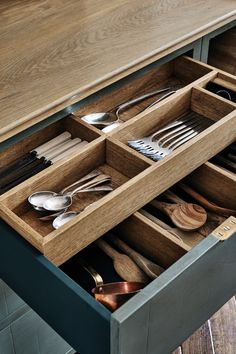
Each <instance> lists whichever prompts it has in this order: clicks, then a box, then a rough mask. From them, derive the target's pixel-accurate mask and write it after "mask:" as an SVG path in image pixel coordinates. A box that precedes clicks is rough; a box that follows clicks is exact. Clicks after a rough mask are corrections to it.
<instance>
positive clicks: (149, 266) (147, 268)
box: [108, 234, 164, 279]
mask: <svg viewBox="0 0 236 354" xmlns="http://www.w3.org/2000/svg"><path fill="white" fill-rule="evenodd" d="M108 237H109V240H110V241H111V242H112V243H113V244H114V245H116V246H117V247H119V248H120V249H121V250H122V251H123V252H124V253H126V254H127V256H129V257H130V258H131V259H132V260H133V261H134V262H135V263H136V264H137V265H138V266H139V268H141V269H142V270H143V271H144V272H145V273H146V274H147V275H148V276H149V277H150V278H151V279H156V278H157V277H158V276H159V275H160V274H161V273H162V272H164V268H162V267H160V266H159V265H157V264H156V263H154V262H152V261H150V260H149V259H147V258H145V257H144V256H142V255H141V254H140V253H138V252H136V251H135V250H133V249H132V248H131V247H130V246H128V245H127V243H125V242H124V241H123V240H121V239H120V238H119V237H117V236H116V235H112V234H109V236H108Z"/></svg>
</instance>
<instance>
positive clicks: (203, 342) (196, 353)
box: [182, 321, 214, 354]
mask: <svg viewBox="0 0 236 354" xmlns="http://www.w3.org/2000/svg"><path fill="white" fill-rule="evenodd" d="M182 353H183V354H190V353H191V354H214V348H213V346H212V340H211V334H210V324H209V321H207V322H206V323H205V324H204V325H203V326H202V327H201V328H199V329H198V330H197V331H196V332H195V333H194V334H193V335H192V336H191V337H189V338H188V339H187V340H186V341H185V342H184V343H183V344H182Z"/></svg>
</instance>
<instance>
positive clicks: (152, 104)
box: [102, 91, 176, 133]
mask: <svg viewBox="0 0 236 354" xmlns="http://www.w3.org/2000/svg"><path fill="white" fill-rule="evenodd" d="M173 93H176V91H170V92H168V93H166V94H165V95H163V96H161V97H160V98H158V99H157V100H155V101H154V102H152V103H151V104H149V105H148V106H147V107H145V108H144V109H143V110H142V111H141V112H143V111H146V109H148V108H151V107H152V106H154V105H155V104H157V103H158V102H161V101H163V100H164V99H165V98H167V97H169V96H171V95H173ZM141 112H139V113H141ZM123 123H124V122H123V121H122V120H121V119H117V120H116V121H114V123H112V124H109V125H107V126H106V127H105V128H103V129H102V131H103V132H104V133H109V132H111V131H112V130H113V129H115V128H117V127H119V126H120V125H121V124H123Z"/></svg>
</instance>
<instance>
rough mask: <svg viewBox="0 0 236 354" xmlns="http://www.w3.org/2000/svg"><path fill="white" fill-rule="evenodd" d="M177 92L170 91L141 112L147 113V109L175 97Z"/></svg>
mask: <svg viewBox="0 0 236 354" xmlns="http://www.w3.org/2000/svg"><path fill="white" fill-rule="evenodd" d="M176 92H177V91H170V92H167V93H166V94H165V95H163V96H161V97H160V98H158V99H157V100H155V101H154V102H152V103H150V104H149V105H148V106H147V107H144V109H143V110H142V111H141V112H143V111H146V109H148V108H151V107H153V106H155V104H157V103H159V102H161V101H163V100H164V99H165V98H167V97H169V96H171V95H173V94H174V93H176Z"/></svg>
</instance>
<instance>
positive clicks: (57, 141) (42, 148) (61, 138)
mask: <svg viewBox="0 0 236 354" xmlns="http://www.w3.org/2000/svg"><path fill="white" fill-rule="evenodd" d="M70 138H71V134H70V133H69V132H67V131H66V132H64V133H62V134H60V135H58V136H56V137H55V138H53V139H51V140H49V141H47V142H46V143H44V144H42V145H39V146H37V147H36V148H35V149H33V150H31V151H30V152H36V153H37V154H43V153H44V152H46V151H47V150H49V149H52V148H53V147H55V146H57V145H59V144H61V143H63V142H64V141H66V140H69V139H70Z"/></svg>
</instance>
